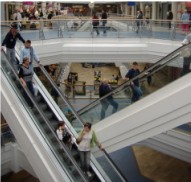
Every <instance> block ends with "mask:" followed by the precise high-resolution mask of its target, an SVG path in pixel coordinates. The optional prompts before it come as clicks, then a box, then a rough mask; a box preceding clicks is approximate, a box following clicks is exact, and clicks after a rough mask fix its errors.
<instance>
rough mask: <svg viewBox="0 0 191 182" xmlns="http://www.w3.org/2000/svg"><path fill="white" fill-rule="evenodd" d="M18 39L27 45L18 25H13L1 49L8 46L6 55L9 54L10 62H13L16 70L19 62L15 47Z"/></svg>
mask: <svg viewBox="0 0 191 182" xmlns="http://www.w3.org/2000/svg"><path fill="white" fill-rule="evenodd" d="M17 39H19V40H21V41H22V42H23V43H25V40H24V39H23V37H22V36H21V34H20V33H19V32H18V27H17V24H12V25H11V29H10V31H9V32H8V33H7V35H6V36H5V38H4V40H3V42H2V48H1V49H3V46H6V54H7V57H8V60H9V61H11V63H12V65H13V67H14V69H15V70H17V60H16V57H15V45H16V41H17Z"/></svg>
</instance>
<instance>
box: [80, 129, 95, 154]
mask: <svg viewBox="0 0 191 182" xmlns="http://www.w3.org/2000/svg"><path fill="white" fill-rule="evenodd" d="M92 134H93V133H92V130H90V132H88V133H86V134H85V135H83V137H82V140H81V142H80V143H79V145H78V150H79V151H90V143H91V140H92Z"/></svg>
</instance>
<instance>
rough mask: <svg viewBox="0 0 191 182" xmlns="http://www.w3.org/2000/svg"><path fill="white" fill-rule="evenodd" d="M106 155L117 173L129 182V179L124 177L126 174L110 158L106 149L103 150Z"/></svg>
mask: <svg viewBox="0 0 191 182" xmlns="http://www.w3.org/2000/svg"><path fill="white" fill-rule="evenodd" d="M102 151H103V153H104V155H105V156H106V158H107V159H109V162H110V164H111V165H112V166H113V167H114V168H116V169H117V173H118V174H119V175H120V176H122V177H123V179H125V181H126V182H128V179H127V178H126V177H125V176H124V174H123V173H122V172H121V170H120V169H119V167H118V166H117V165H116V164H115V162H114V161H113V159H112V158H111V157H110V156H109V154H108V153H107V151H106V150H105V149H102Z"/></svg>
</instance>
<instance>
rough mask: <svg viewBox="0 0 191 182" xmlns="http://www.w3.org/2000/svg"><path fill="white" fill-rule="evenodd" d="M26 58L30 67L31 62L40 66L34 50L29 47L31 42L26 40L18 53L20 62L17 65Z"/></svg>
mask: <svg viewBox="0 0 191 182" xmlns="http://www.w3.org/2000/svg"><path fill="white" fill-rule="evenodd" d="M25 57H28V58H29V63H30V64H31V65H32V63H33V60H35V61H36V62H37V63H38V64H40V61H39V58H38V56H37V54H36V51H35V49H34V48H33V47H32V46H31V40H27V41H26V42H25V46H24V47H23V48H22V49H21V52H20V62H19V64H20V65H21V64H22V61H23V58H25Z"/></svg>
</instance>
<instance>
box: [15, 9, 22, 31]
mask: <svg viewBox="0 0 191 182" xmlns="http://www.w3.org/2000/svg"><path fill="white" fill-rule="evenodd" d="M13 20H15V21H16V24H17V29H18V30H19V31H21V28H22V27H21V26H22V25H21V22H22V15H21V13H20V11H19V10H15V13H14V14H13Z"/></svg>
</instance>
